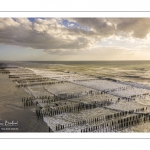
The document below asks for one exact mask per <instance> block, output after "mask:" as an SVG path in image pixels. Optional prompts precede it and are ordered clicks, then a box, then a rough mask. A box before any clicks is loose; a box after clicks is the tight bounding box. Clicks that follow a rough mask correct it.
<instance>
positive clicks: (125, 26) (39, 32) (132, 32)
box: [0, 18, 150, 61]
mask: <svg viewBox="0 0 150 150" xmlns="http://www.w3.org/2000/svg"><path fill="white" fill-rule="evenodd" d="M149 48H150V18H0V60H33V61H34V60H37V61H40V60H43V61H55V60H56V61H59V60H64V61H65V60H66V61H67V60H68V61H71V60H149V59H150V49H149Z"/></svg>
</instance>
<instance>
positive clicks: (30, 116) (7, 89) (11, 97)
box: [0, 74, 48, 132]
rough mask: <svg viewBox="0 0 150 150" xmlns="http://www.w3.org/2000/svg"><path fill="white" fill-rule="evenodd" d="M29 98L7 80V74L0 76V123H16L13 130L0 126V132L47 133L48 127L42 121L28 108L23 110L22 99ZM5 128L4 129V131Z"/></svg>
mask: <svg viewBox="0 0 150 150" xmlns="http://www.w3.org/2000/svg"><path fill="white" fill-rule="evenodd" d="M27 96H29V95H28V94H27V93H26V92H25V91H24V90H23V89H22V88H17V87H16V84H15V83H14V82H12V81H11V79H9V78H8V74H0V123H2V122H5V120H7V121H8V122H12V121H14V122H17V121H18V125H17V126H12V127H11V128H16V129H15V130H14V129H13V130H10V129H8V128H9V127H6V126H0V132H48V127H47V125H46V123H45V122H44V121H43V120H42V119H38V118H37V117H36V115H35V113H33V112H32V111H31V109H29V108H24V106H23V104H22V101H21V99H22V97H27ZM4 128H5V129H4ZM6 128H7V130H6Z"/></svg>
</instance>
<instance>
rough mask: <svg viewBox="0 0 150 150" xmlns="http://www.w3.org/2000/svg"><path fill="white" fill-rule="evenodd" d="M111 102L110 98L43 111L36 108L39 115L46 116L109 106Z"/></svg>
mask: <svg viewBox="0 0 150 150" xmlns="http://www.w3.org/2000/svg"><path fill="white" fill-rule="evenodd" d="M110 104H111V101H108V100H104V101H101V102H99V103H93V102H92V103H89V104H84V103H82V104H80V103H78V104H74V105H69V106H68V105H67V106H62V107H55V108H53V109H50V108H48V109H47V110H46V111H42V109H40V110H39V109H38V110H36V115H37V116H38V117H39V116H41V115H42V116H43V115H44V116H45V115H48V116H54V115H59V114H62V113H71V112H79V111H81V110H86V109H93V108H96V107H103V106H108V105H110Z"/></svg>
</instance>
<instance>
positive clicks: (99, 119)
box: [56, 108, 144, 131]
mask: <svg viewBox="0 0 150 150" xmlns="http://www.w3.org/2000/svg"><path fill="white" fill-rule="evenodd" d="M138 110H140V111H144V108H139V109H138ZM135 112H137V109H136V110H129V111H121V112H118V113H114V114H110V115H103V116H97V117H92V118H89V119H86V120H85V119H84V120H80V121H77V122H74V123H70V124H65V125H61V126H60V125H56V131H58V130H61V129H64V128H69V127H73V126H78V125H86V124H96V123H98V122H103V121H108V120H112V119H117V118H121V117H124V116H127V115H131V114H133V113H135ZM133 117H134V116H133ZM130 119H132V117H130Z"/></svg>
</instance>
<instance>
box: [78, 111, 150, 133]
mask: <svg viewBox="0 0 150 150" xmlns="http://www.w3.org/2000/svg"><path fill="white" fill-rule="evenodd" d="M147 121H150V114H136V115H133V116H130V117H126V118H123V119H118V120H116V121H110V122H107V123H102V124H98V125H93V126H90V127H87V128H84V129H81V132H114V131H115V132H117V131H120V130H124V129H126V128H129V127H131V126H135V125H137V124H140V123H145V122H147Z"/></svg>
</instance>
